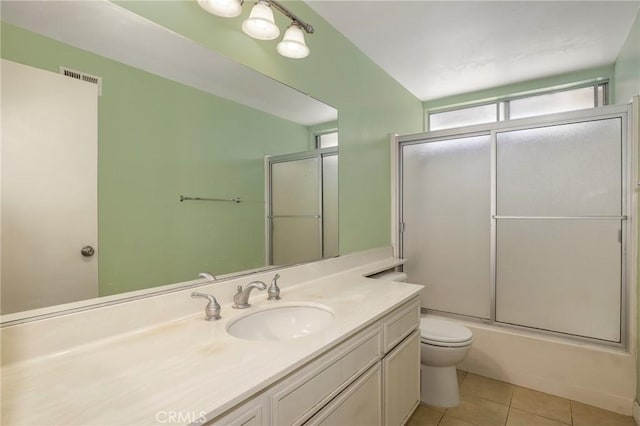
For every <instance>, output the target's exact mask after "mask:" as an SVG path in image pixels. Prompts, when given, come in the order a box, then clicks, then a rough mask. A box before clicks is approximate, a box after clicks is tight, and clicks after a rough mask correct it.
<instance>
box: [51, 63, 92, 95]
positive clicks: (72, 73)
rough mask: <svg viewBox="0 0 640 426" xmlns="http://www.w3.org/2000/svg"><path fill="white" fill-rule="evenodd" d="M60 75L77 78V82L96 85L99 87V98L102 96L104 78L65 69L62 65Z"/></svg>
mask: <svg viewBox="0 0 640 426" xmlns="http://www.w3.org/2000/svg"><path fill="white" fill-rule="evenodd" d="M60 74H62V75H64V76H66V77H70V78H75V79H76V80H82V81H86V82H88V83H93V84H96V85H97V86H98V96H102V77H98V76H97V75H91V74H87V73H86V72H82V71H76V70H72V69H71V68H67V67H63V66H62V65H61V66H60Z"/></svg>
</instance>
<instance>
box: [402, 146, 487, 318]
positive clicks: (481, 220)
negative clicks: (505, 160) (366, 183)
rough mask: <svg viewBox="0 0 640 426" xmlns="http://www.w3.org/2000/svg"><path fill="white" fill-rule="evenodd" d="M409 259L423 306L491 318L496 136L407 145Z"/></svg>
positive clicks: (404, 217)
mask: <svg viewBox="0 0 640 426" xmlns="http://www.w3.org/2000/svg"><path fill="white" fill-rule="evenodd" d="M401 155H402V183H401V184H402V222H403V223H404V231H403V233H402V247H403V248H402V257H404V258H406V259H408V261H407V263H406V264H405V265H404V271H405V272H406V273H407V275H408V277H409V282H412V283H416V284H423V285H424V286H425V290H424V291H423V293H422V306H423V307H426V308H429V309H434V310H438V311H445V312H451V313H456V314H462V315H469V316H473V317H478V318H489V317H490V310H491V303H490V301H491V298H490V290H491V263H490V262H491V258H490V253H491V234H490V232H491V219H490V215H491V209H490V207H491V205H490V203H491V173H490V171H491V144H490V135H483V136H475V137H466V138H458V139H447V140H437V141H433V142H431V141H430V142H424V141H423V142H419V143H415V144H407V145H402V152H401Z"/></svg>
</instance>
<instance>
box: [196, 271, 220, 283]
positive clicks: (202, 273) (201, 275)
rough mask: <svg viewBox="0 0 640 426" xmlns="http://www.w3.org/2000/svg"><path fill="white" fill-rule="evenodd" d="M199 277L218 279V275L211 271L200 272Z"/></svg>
mask: <svg viewBox="0 0 640 426" xmlns="http://www.w3.org/2000/svg"><path fill="white" fill-rule="evenodd" d="M198 277H200V278H204V279H207V280H209V281H215V280H216V276H215V275H213V274H212V273H211V272H200V273H199V274H198Z"/></svg>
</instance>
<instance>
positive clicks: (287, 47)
mask: <svg viewBox="0 0 640 426" xmlns="http://www.w3.org/2000/svg"><path fill="white" fill-rule="evenodd" d="M243 2H244V0H198V4H199V5H200V7H202V8H203V9H204V10H206V11H207V12H209V13H211V14H213V15H216V16H221V17H224V18H233V17H235V16H238V15H240V13H241V12H242V5H243ZM272 8H273V9H276V10H277V11H279V12H280V13H282V14H283V15H285V16H286V17H287V18H289V19H291V25H289V27H288V28H287V30H286V31H285V33H284V37H283V38H282V41H280V43H278V46H277V50H278V53H280V54H281V55H282V56H285V57H287V58H293V59H301V58H306V57H307V56H308V55H309V47H308V46H307V44H306V43H305V41H304V32H303V30H304V31H305V32H306V33H307V34H313V32H314V29H313V27H312V26H311V25H309V24H307V23H306V22H304V21H302V20H301V19H300V18H298V17H297V16H296V15H294V14H293V13H292V12H291V11H290V10H289V9H287V8H286V7H284V6H283V5H282V4H280V3H279V2H277V1H275V0H258V1H257V2H256V4H255V5H254V6H253V8H252V9H251V13H250V14H249V17H248V18H247V19H246V20H245V21H244V22H243V23H242V31H244V33H245V34H247V35H248V36H250V37H253V38H255V39H258V40H274V39H276V38H278V36H279V35H280V29H279V28H278V26H277V25H276V23H275V20H274V17H273V10H272Z"/></svg>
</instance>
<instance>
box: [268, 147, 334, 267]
mask: <svg viewBox="0 0 640 426" xmlns="http://www.w3.org/2000/svg"><path fill="white" fill-rule="evenodd" d="M320 161H321V160H320V157H319V156H318V157H313V158H305V159H301V160H292V161H285V162H278V163H271V212H270V215H271V248H270V251H271V259H270V260H271V264H273V265H289V264H295V263H301V262H308V261H311V260H318V259H320V258H321V257H322V239H321V236H322V233H321V231H322V227H321V225H322V222H321V198H320V197H321V194H320V182H321V180H320V179H321V170H320V164H321V163H320Z"/></svg>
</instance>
